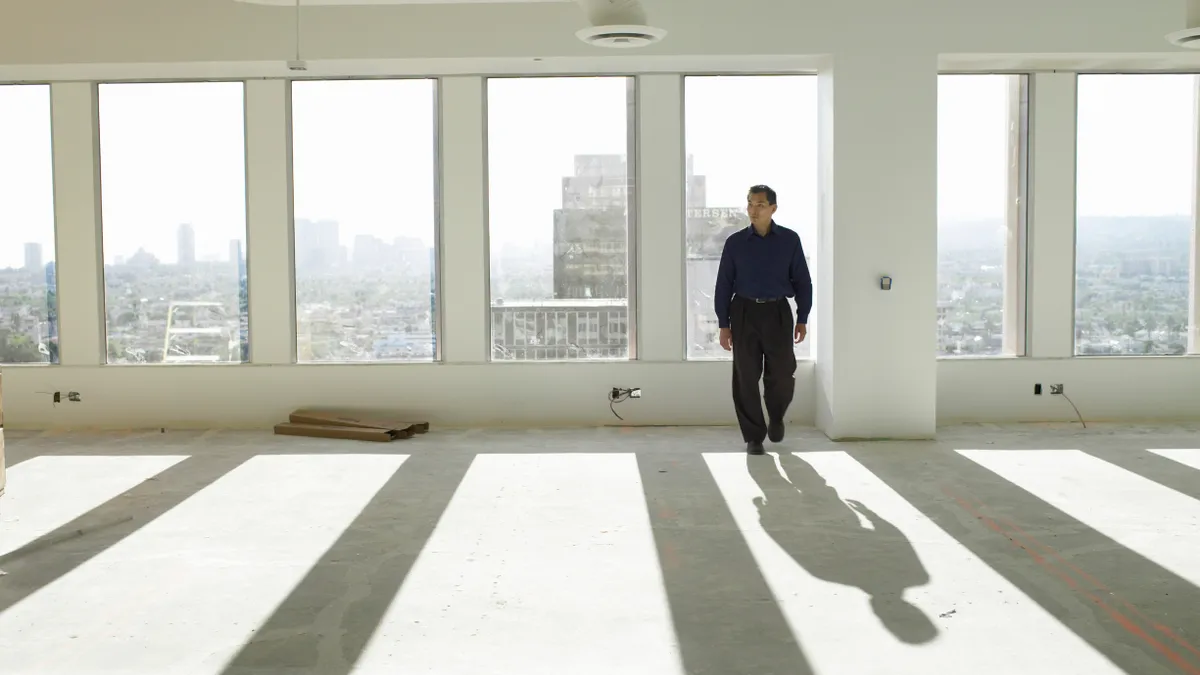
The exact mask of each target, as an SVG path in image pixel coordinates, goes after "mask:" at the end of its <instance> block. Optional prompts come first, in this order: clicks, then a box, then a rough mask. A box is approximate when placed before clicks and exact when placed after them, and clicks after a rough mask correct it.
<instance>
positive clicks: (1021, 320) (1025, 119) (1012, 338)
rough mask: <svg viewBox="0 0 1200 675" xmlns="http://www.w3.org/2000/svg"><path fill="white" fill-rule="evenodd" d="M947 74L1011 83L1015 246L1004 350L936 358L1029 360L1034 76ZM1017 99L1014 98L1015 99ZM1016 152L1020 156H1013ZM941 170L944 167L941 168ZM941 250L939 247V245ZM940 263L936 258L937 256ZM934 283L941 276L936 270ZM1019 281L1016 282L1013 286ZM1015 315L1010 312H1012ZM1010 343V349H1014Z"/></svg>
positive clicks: (1009, 260) (1009, 255)
mask: <svg viewBox="0 0 1200 675" xmlns="http://www.w3.org/2000/svg"><path fill="white" fill-rule="evenodd" d="M943 75H957V76H972V75H974V76H980V75H1001V76H1006V77H1008V78H1010V79H1009V83H1008V86H1009V93H1010V97H1009V109H1008V120H1009V125H1010V129H1011V131H1010V133H1009V144H1008V152H1009V163H1008V172H1007V175H1008V186H1007V193H1008V199H1007V204H1008V209H1007V214H1006V218H1005V220H1006V226H1007V228H1008V230H1009V237H1010V240H1011V239H1012V238H1013V233H1012V231H1013V230H1014V229H1015V230H1016V233H1015V239H1016V244H1017V245H1016V247H1015V248H1014V247H1012V246H1008V245H1006V246H1005V253H1004V261H1005V262H1004V289H1003V290H1004V292H1003V297H1004V300H1003V305H1002V306H1003V311H1002V317H1003V318H1002V321H1003V326H1002V329H1001V330H1002V332H1003V335H1004V339H1003V346H1002V347H1001V353H999V354H942V353H940V352H939V353H938V354H937V360H939V361H973V360H981V359H1014V358H1016V359H1019V358H1028V357H1029V356H1030V350H1029V346H1030V344H1032V342H1033V336H1032V330H1033V326H1032V324H1031V322H1030V321H1029V304H1030V302H1029V301H1030V297H1029V292H1030V289H1031V286H1032V284H1031V283H1030V276H1031V274H1032V271H1033V270H1032V265H1031V264H1030V253H1031V251H1030V246H1029V240H1030V232H1031V230H1030V228H1031V227H1036V224H1033V222H1032V210H1031V206H1030V203H1031V201H1032V190H1031V188H1032V185H1033V178H1032V171H1031V168H1032V160H1033V140H1034V139H1033V125H1032V116H1033V97H1034V96H1035V95H1036V94H1035V92H1034V91H1033V75H1032V73H1030V72H1027V71H1001V70H995V71H993V70H988V71H970V70H939V71H938V73H937V76H938V78H941V77H942V76H943ZM1014 93H1015V94H1016V95H1015V96H1012V95H1011V94H1014ZM1013 153H1016V156H1015V157H1014V156H1013ZM939 171H940V167H939ZM935 246H936V243H935ZM935 260H936V256H935ZM934 274H935V284H936V283H937V272H936V271H935V273H934ZM1010 282H1015V283H1010ZM1010 310H1011V311H1010ZM1010 344H1011V347H1012V348H1011V349H1009V347H1010Z"/></svg>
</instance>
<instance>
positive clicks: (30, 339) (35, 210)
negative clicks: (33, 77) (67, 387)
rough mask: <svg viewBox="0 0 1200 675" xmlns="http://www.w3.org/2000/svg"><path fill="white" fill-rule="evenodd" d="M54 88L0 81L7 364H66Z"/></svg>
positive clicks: (1, 355) (0, 318)
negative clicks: (61, 356)
mask: <svg viewBox="0 0 1200 675" xmlns="http://www.w3.org/2000/svg"><path fill="white" fill-rule="evenodd" d="M53 162H54V156H53V149H52V147H51V139H50V87H49V85H4V86H0V364H10V363H58V300H57V283H56V274H55V266H54V169H53Z"/></svg>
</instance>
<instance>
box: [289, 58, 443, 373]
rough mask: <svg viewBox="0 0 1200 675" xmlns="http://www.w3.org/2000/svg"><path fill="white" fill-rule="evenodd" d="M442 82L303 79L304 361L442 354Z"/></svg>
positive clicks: (299, 325)
mask: <svg viewBox="0 0 1200 675" xmlns="http://www.w3.org/2000/svg"><path fill="white" fill-rule="evenodd" d="M436 86H437V85H436V82H435V81H434V80H346V81H299V82H293V83H292V147H293V176H294V181H295V188H294V193H295V261H296V343H297V344H296V353H297V359H298V360H299V361H300V362H301V363H311V362H331V361H334V362H345V361H432V360H434V359H435V358H436V355H437V337H436V326H437V321H436V320H435V317H436V307H435V302H434V297H435V290H436V288H437V284H436V283H435V282H434V275H435V269H436V266H435V264H434V260H435V255H434V248H435V238H436V233H437V228H436V224H435V223H436V218H435V205H436V194H435V187H434V184H435V183H434V176H435V174H436V171H437V158H436V149H435V144H436V140H437V139H436V126H435V123H434V115H435V111H436V97H437V92H436Z"/></svg>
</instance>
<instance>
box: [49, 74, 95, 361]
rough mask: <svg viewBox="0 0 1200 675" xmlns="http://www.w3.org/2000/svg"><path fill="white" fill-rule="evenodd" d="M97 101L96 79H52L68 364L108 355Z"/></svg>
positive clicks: (61, 320)
mask: <svg viewBox="0 0 1200 675" xmlns="http://www.w3.org/2000/svg"><path fill="white" fill-rule="evenodd" d="M96 105H97V98H96V88H95V85H93V84H92V83H90V82H63V83H56V84H52V85H50V106H51V118H52V120H53V125H54V127H53V129H54V130H53V133H54V218H55V227H56V230H55V243H54V246H55V249H56V260H57V263H56V265H55V268H56V270H57V272H58V324H59V348H60V351H59V363H61V364H62V365H67V366H95V365H99V364H102V363H105V362H106V361H107V351H108V350H107V348H106V346H105V342H106V340H105V328H104V276H103V274H104V267H103V257H102V256H103V246H102V242H103V239H102V238H101V234H100V232H101V230H100V216H101V208H100V175H99V168H100V165H99V162H100V154H99V147H100V146H99V136H98V134H99V125H98V118H97V108H96Z"/></svg>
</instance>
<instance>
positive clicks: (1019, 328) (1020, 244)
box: [937, 75, 1028, 356]
mask: <svg viewBox="0 0 1200 675" xmlns="http://www.w3.org/2000/svg"><path fill="white" fill-rule="evenodd" d="M1027 81H1028V80H1027V77H1026V76H1024V75H941V76H939V77H938V298H937V303H938V305H937V329H938V354H939V356H1001V355H1003V356H1021V355H1024V353H1025V288H1026V284H1025V270H1026V266H1025V261H1026V256H1025V251H1026V241H1025V233H1026V227H1025V223H1026V203H1027V200H1026V199H1025V189H1026V158H1027V156H1028V153H1027V152H1026V141H1027V139H1028V131H1027V130H1028V126H1027V123H1026V121H1027V119H1028V115H1027V111H1028V99H1027V95H1026V91H1027V86H1026V83H1027Z"/></svg>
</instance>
